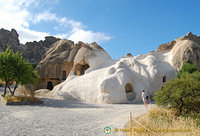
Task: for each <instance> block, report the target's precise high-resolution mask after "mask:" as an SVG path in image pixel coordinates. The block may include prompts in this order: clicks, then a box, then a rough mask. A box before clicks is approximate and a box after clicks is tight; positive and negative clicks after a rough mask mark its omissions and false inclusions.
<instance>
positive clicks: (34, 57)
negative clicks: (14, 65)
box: [0, 28, 60, 64]
mask: <svg viewBox="0 0 200 136" xmlns="http://www.w3.org/2000/svg"><path fill="white" fill-rule="evenodd" d="M18 38H19V35H18V33H17V31H16V30H15V29H11V31H8V30H5V29H3V28H1V29H0V52H1V51H5V49H6V48H7V46H8V45H9V46H10V48H11V49H13V50H14V51H15V52H16V51H20V52H22V55H23V57H24V58H25V59H26V60H27V61H29V62H30V63H32V64H38V63H39V62H40V60H41V59H42V56H43V55H44V53H45V52H46V51H47V50H48V49H49V48H50V46H51V45H52V44H53V43H55V42H57V41H58V40H60V39H58V38H55V37H53V36H47V37H45V40H44V41H43V40H41V41H39V42H36V41H33V42H27V43H26V44H25V45H23V44H21V43H20V41H19V39H18Z"/></svg>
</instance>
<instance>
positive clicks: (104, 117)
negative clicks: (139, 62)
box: [0, 98, 146, 136]
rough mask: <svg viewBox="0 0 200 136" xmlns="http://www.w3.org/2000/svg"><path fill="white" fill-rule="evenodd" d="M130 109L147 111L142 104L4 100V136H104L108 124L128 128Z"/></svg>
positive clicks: (0, 122)
mask: <svg viewBox="0 0 200 136" xmlns="http://www.w3.org/2000/svg"><path fill="white" fill-rule="evenodd" d="M130 112H132V113H133V115H134V116H138V115H140V114H143V113H145V112H146V110H145V108H144V106H143V105H142V104H135V105H133V104H105V105H98V104H91V103H81V102H75V101H66V100H56V99H47V98H44V104H41V105H35V106H28V105H23V106H4V105H3V104H0V135H2V136H18V135H19V136H23V135H27V136H104V135H106V134H105V133H104V128H105V127H106V126H109V127H111V129H112V132H111V134H110V135H112V136H113V135H115V136H124V135H125V133H123V132H120V133H114V132H113V130H114V128H124V127H125V124H126V123H127V121H128V119H129V114H130Z"/></svg>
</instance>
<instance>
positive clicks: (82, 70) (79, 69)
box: [74, 64, 90, 76]
mask: <svg viewBox="0 0 200 136" xmlns="http://www.w3.org/2000/svg"><path fill="white" fill-rule="evenodd" d="M89 67H90V66H89V65H88V64H85V65H81V64H77V65H76V66H75V71H74V75H77V76H81V75H84V74H85V71H86V70H87V69H88V68H89Z"/></svg>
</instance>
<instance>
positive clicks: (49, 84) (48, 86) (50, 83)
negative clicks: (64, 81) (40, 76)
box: [47, 81, 53, 90]
mask: <svg viewBox="0 0 200 136" xmlns="http://www.w3.org/2000/svg"><path fill="white" fill-rule="evenodd" d="M47 89H49V90H52V89H53V83H52V82H51V81H49V82H48V83H47Z"/></svg>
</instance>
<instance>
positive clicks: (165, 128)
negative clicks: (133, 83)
mask: <svg viewBox="0 0 200 136" xmlns="http://www.w3.org/2000/svg"><path fill="white" fill-rule="evenodd" d="M199 120H200V119H199ZM131 124H132V129H136V131H134V132H133V133H132V135H143V136H145V135H148V136H149V135H150V136H151V135H152V136H153V135H159V136H160V135H162V136H180V135H181V136H199V135H200V128H199V126H198V125H197V122H196V120H194V119H193V118H191V117H182V116H177V114H176V112H175V111H173V110H169V109H158V108H152V109H150V111H149V112H148V113H147V114H145V115H142V116H140V117H138V118H134V119H133V120H132V121H131V122H130V121H129V122H128V123H127V126H126V129H130V128H131ZM144 127H145V128H147V129H145V128H144ZM149 130H150V131H149ZM144 131H146V132H144ZM152 131H153V132H152ZM127 136H131V133H130V132H127Z"/></svg>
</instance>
